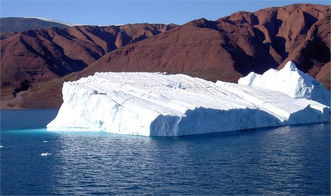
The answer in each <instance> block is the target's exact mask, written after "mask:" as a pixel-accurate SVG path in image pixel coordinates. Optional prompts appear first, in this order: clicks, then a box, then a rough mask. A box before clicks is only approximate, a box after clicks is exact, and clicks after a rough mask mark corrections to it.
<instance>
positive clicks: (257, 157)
mask: <svg viewBox="0 0 331 196" xmlns="http://www.w3.org/2000/svg"><path fill="white" fill-rule="evenodd" d="M31 112H32V113H33V111H31ZM39 112H40V111H39ZM52 115H55V114H53V113H52V114H51V112H50V113H49V118H51V116H52ZM14 116H15V115H14ZM17 116H19V115H17ZM44 118H47V115H46V114H45V115H44ZM1 119H2V120H3V119H4V117H3V116H2V117H1ZM30 121H31V120H30ZM3 123H4V121H2V124H3ZM42 124H44V122H37V120H36V121H35V122H34V123H32V124H31V123H30V125H31V126H41V125H42ZM3 127H4V126H2V130H1V132H0V133H1V145H2V148H0V152H1V195H38V194H39V195H40V194H41V195H55V194H59V195H73V194H75V195H87V194H93V195H95V194H108V195H112V194H113V195H115V194H123V195H133V194H134V195H136V194H138V195H145V194H146V195H150V194H153V195H160V194H163V195H168V194H174V195H185V194H186V195H197V194H203V195H220V194H266V195H271V194H272V195H274V194H282V195H283V194H294V195H302V194H304V195H312V194H317V195H329V194H330V124H314V125H303V126H293V127H280V128H273V129H258V130H249V131H238V132H232V133H227V134H212V135H201V136H189V137H168V138H162V137H139V136H126V135H115V134H109V133H101V132H50V131H47V130H45V129H21V128H20V129H16V130H15V129H4V128H3ZM7 127H8V126H7ZM42 153H45V154H44V155H46V156H41V154H42ZM46 153H47V154H46Z"/></svg>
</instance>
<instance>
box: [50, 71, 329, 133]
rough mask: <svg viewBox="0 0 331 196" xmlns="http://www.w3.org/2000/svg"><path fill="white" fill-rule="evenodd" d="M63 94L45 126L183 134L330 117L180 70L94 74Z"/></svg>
mask: <svg viewBox="0 0 331 196" xmlns="http://www.w3.org/2000/svg"><path fill="white" fill-rule="evenodd" d="M62 93H63V100H64V102H63V104H62V106H61V108H60V110H59V112H58V114H57V116H56V118H55V119H54V120H53V121H52V122H50V123H49V124H48V125H47V129H49V130H85V129H88V130H95V131H106V132H111V133H118V134H131V135H145V136H182V135H193V134H203V133H214V132H224V131H233V130H243V129H252V128H261V127H274V126H283V125H294V124H302V123H317V122H326V121H328V119H329V116H328V115H329V107H327V106H325V105H323V104H320V103H318V102H315V101H312V100H307V99H294V98H292V97H290V96H288V95H286V94H283V93H280V92H277V91H270V90H266V89H261V88H255V87H252V86H245V85H238V84H231V83H224V82H217V83H213V82H210V81H206V80H203V79H199V78H193V77H190V76H187V75H183V74H177V75H167V74H165V73H112V72H108V73H95V75H94V76H89V77H86V78H81V79H79V80H77V81H74V82H65V83H64V84H63V89H62Z"/></svg>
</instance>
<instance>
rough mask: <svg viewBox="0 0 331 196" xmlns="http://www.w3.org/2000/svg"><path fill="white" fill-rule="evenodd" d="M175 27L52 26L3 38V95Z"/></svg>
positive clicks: (77, 69) (82, 66) (153, 25)
mask: <svg viewBox="0 0 331 196" xmlns="http://www.w3.org/2000/svg"><path fill="white" fill-rule="evenodd" d="M172 27H173V25H159V24H134V25H123V26H107V27H98V26H74V27H69V28H57V27H52V28H47V29H41V30H29V31H25V32H21V33H15V34H5V35H2V36H1V46H2V47H1V58H2V60H1V87H2V89H1V90H2V92H3V93H2V95H3V96H5V95H8V94H9V95H10V94H12V95H13V96H16V93H17V92H19V91H22V90H26V89H27V88H29V87H30V86H33V85H34V84H35V83H39V82H43V81H48V80H50V79H53V78H59V77H63V76H64V75H67V74H69V73H71V72H75V71H79V70H82V69H84V68H85V67H87V66H88V65H89V64H91V63H92V62H94V61H95V60H97V59H98V58H100V57H101V56H103V55H104V54H106V53H108V52H110V51H113V50H115V49H118V48H120V47H123V46H125V45H127V44H129V43H133V42H137V41H140V40H143V39H146V38H147V37H150V36H153V35H155V34H159V33H161V32H164V31H166V30H168V29H170V28H172ZM4 91H7V92H4Z"/></svg>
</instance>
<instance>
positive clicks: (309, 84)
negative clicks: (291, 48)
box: [238, 61, 330, 106]
mask: <svg viewBox="0 0 331 196" xmlns="http://www.w3.org/2000/svg"><path fill="white" fill-rule="evenodd" d="M238 84H242V85H249V86H254V87H259V88H264V89H269V90H273V91H279V92H282V93H285V94H287V95H289V96H290V97H293V98H306V99H311V100H315V101H317V102H320V103H322V104H325V105H328V106H330V91H328V90H327V89H326V88H324V87H323V86H322V85H321V84H320V83H319V82H318V81H317V80H315V79H314V78H313V77H311V76H309V75H308V74H305V73H303V72H302V71H300V70H299V69H298V68H297V67H296V65H295V64H294V63H293V62H292V61H289V62H287V63H286V65H285V67H284V68H283V69H281V70H279V71H278V70H275V69H269V70H268V71H266V72H265V73H263V75H260V74H257V73H254V72H251V73H249V74H248V75H247V76H246V77H243V78H240V79H239V81H238Z"/></svg>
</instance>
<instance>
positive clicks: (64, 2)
mask: <svg viewBox="0 0 331 196" xmlns="http://www.w3.org/2000/svg"><path fill="white" fill-rule="evenodd" d="M293 3H313V4H325V5H331V1H330V0H322V1H319V0H310V1H309V0H301V1H300V0H292V1H291V0H287V1H284V0H254V1H252V0H246V1H245V0H218V1H216V0H214V1H208V0H207V1H204V0H195V1H192V0H181V1H175V0H168V1H161V0H154V1H152V0H134V1H132V0H131V1H129V0H122V1H114V0H0V17H42V18H50V19H55V20H59V21H64V22H68V23H72V24H86V25H112V24H128V23H143V22H148V23H163V24H169V23H175V24H184V23H187V22H189V21H191V20H194V19H198V18H206V19H208V20H216V19H218V18H220V17H223V16H227V15H230V14H232V13H233V12H236V11H256V10H259V9H263V8H267V7H273V6H284V5H289V4H293Z"/></svg>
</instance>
